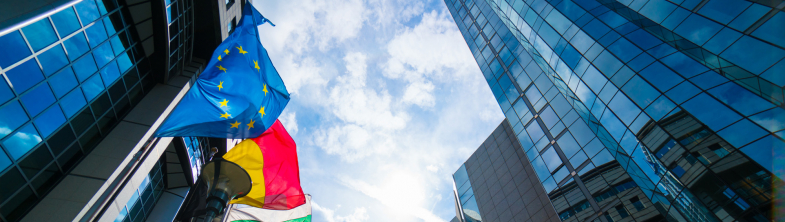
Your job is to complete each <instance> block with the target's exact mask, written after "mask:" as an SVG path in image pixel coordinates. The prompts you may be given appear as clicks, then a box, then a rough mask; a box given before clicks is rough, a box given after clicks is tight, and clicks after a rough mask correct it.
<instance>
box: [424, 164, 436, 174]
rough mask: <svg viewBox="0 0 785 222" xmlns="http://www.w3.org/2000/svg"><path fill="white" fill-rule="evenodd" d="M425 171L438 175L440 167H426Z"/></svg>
mask: <svg viewBox="0 0 785 222" xmlns="http://www.w3.org/2000/svg"><path fill="white" fill-rule="evenodd" d="M425 169H426V170H428V171H431V172H434V173H436V171H439V167H437V166H436V165H433V164H431V165H428V166H426V167H425Z"/></svg>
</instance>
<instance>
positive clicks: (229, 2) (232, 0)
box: [225, 0, 234, 9]
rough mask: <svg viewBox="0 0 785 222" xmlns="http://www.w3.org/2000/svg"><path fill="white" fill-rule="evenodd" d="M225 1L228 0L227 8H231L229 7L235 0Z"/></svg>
mask: <svg viewBox="0 0 785 222" xmlns="http://www.w3.org/2000/svg"><path fill="white" fill-rule="evenodd" d="M225 1H226V9H229V7H232V5H233V4H234V0H225Z"/></svg>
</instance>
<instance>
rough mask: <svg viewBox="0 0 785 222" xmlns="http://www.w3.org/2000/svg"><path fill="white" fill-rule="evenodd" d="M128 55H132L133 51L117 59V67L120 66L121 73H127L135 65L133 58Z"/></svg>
mask: <svg viewBox="0 0 785 222" xmlns="http://www.w3.org/2000/svg"><path fill="white" fill-rule="evenodd" d="M128 53H131V51H128V52H126V53H123V54H120V56H118V57H117V66H119V68H120V72H121V73H125V71H127V70H128V68H131V66H133V65H134V64H133V62H131V58H130V57H129V56H128Z"/></svg>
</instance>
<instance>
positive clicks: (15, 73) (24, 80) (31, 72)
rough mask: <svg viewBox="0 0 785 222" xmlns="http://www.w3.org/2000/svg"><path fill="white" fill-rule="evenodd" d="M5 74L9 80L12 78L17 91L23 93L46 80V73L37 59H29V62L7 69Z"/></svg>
mask: <svg viewBox="0 0 785 222" xmlns="http://www.w3.org/2000/svg"><path fill="white" fill-rule="evenodd" d="M5 75H6V76H7V77H8V80H11V84H12V85H13V86H14V90H15V91H16V93H22V92H24V91H26V90H27V89H29V88H30V87H32V86H33V85H35V84H36V83H39V82H41V80H44V74H43V73H42V72H41V69H40V68H39V67H38V63H37V62H36V61H35V59H30V60H27V62H24V63H22V64H21V65H19V66H17V67H15V68H13V69H11V70H9V71H6V73H5Z"/></svg>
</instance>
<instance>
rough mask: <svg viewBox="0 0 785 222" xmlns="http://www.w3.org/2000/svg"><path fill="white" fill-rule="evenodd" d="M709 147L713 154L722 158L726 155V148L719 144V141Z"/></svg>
mask: <svg viewBox="0 0 785 222" xmlns="http://www.w3.org/2000/svg"><path fill="white" fill-rule="evenodd" d="M709 149H710V150H711V151H714V154H717V156H718V157H719V158H723V157H725V156H727V155H728V153H729V152H728V150H726V149H725V147H723V146H720V144H719V143H715V144H712V145H711V146H709Z"/></svg>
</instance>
